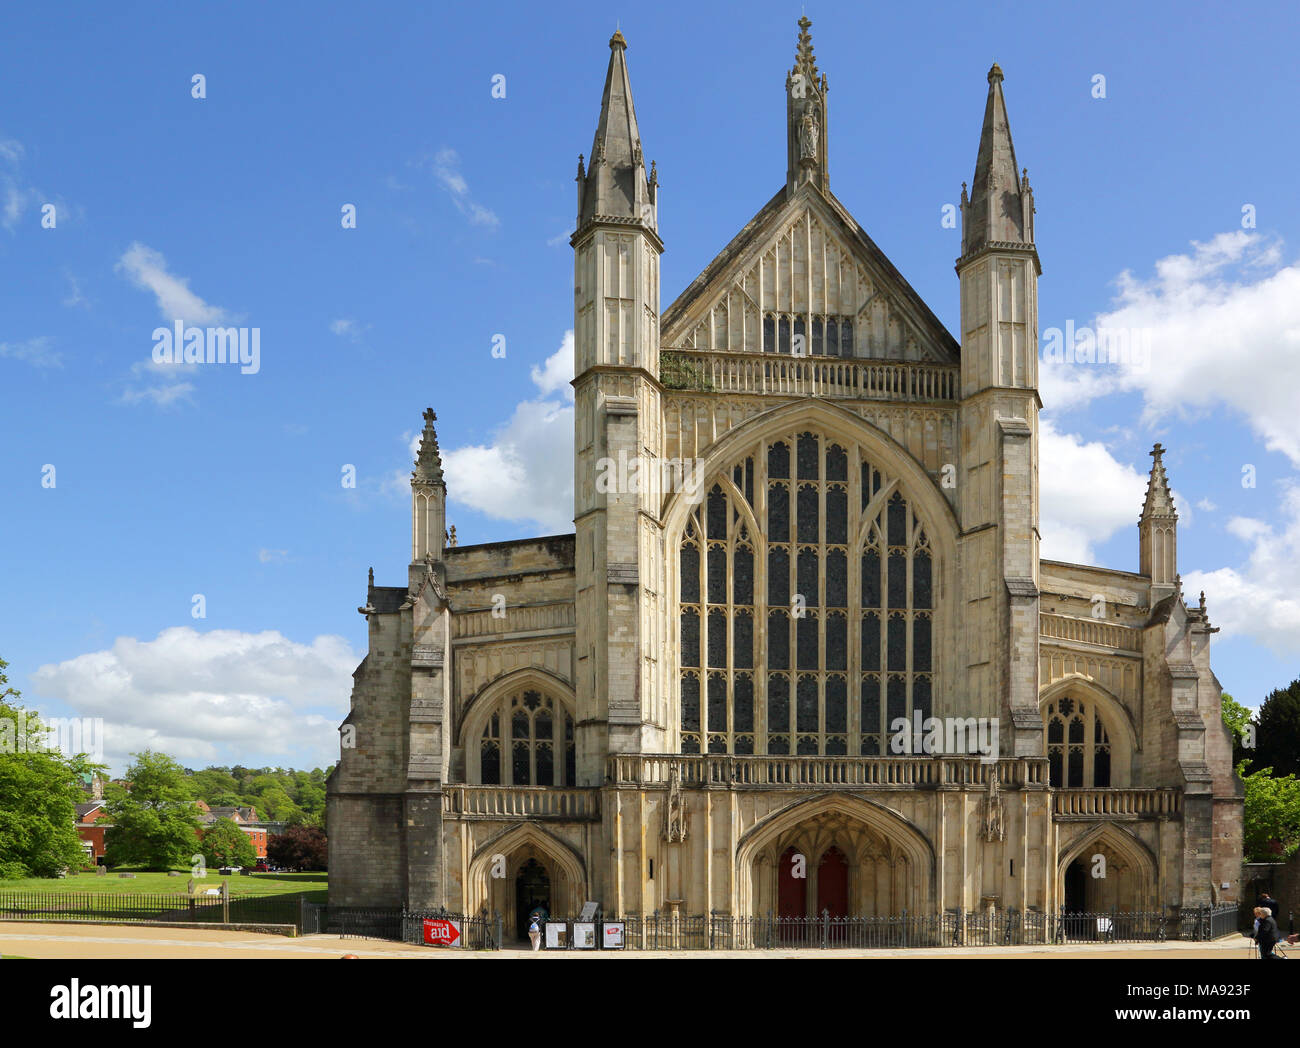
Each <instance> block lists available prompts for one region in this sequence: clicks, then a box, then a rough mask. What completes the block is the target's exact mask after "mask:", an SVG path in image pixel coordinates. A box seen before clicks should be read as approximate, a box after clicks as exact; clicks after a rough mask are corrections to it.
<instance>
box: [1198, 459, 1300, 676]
mask: <svg viewBox="0 0 1300 1048" xmlns="http://www.w3.org/2000/svg"><path fill="white" fill-rule="evenodd" d="M1281 517H1282V520H1281V521H1280V523H1278V524H1268V523H1266V522H1264V521H1261V520H1254V519H1251V518H1248V517H1234V518H1232V520H1230V521H1229V522H1228V524H1227V531H1228V533H1229V534H1230V535H1232V536H1234V537H1235V538H1237V539H1239V540H1240V541H1241V542H1243V543H1245V544H1247V545H1248V546H1249V547H1250V551H1249V553H1248V555H1247V557H1246V562H1245V564H1244V565H1243V566H1242V567H1241V568H1240V569H1237V568H1219V569H1217V570H1215V571H1189V572H1184V573H1183V593H1184V594H1185V595H1186V596H1187V598H1188V599H1189V600H1190V599H1191V597H1192V595H1194V594H1196V593H1199V591H1201V590H1204V591H1205V593H1206V600H1207V603H1208V606H1209V611H1210V621H1211V622H1212V623H1213V624H1214V625H1216V626H1219V627H1221V628H1222V630H1223V634H1222V636H1224V637H1225V638H1226V637H1232V636H1248V637H1251V638H1252V639H1254V640H1257V641H1259V642H1260V643H1261V644H1263V645H1265V646H1266V647H1267V648H1269V649H1270V650H1271V651H1273V652H1274V653H1275V654H1277V655H1278V656H1281V657H1284V658H1287V657H1291V658H1294V657H1295V656H1296V655H1300V597H1298V596H1297V594H1300V484H1296V483H1291V484H1288V485H1286V486H1284V488H1283V492H1282V514H1281Z"/></svg>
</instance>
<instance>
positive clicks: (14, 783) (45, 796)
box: [0, 659, 103, 879]
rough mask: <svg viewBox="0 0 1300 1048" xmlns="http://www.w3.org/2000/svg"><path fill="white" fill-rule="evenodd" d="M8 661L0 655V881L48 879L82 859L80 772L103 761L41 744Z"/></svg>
mask: <svg viewBox="0 0 1300 1048" xmlns="http://www.w3.org/2000/svg"><path fill="white" fill-rule="evenodd" d="M8 665H9V664H8V663H7V662H5V661H4V659H0V879H5V878H14V877H54V876H56V875H57V874H58V873H59V871H60V870H61V869H63V868H64V867H68V868H71V869H76V868H77V867H78V866H80V865H81V863H82V862H83V861H84V860H85V852H84V851H83V850H82V847H81V841H80V839H79V838H78V836H77V829H76V825H75V824H76V821H77V820H76V806H77V804H78V803H79V802H81V801H83V800H85V793H84V792H83V791H82V788H81V783H82V776H83V775H84V774H85V773H87V772H94V771H98V770H101V769H102V768H103V765H100V764H93V763H91V762H90V760H88V759H87V757H86V755H85V754H79V755H77V756H75V757H66V756H64V755H63V754H61V753H59V752H58V751H57V750H47V749H46V748H45V733H44V728H43V726H42V724H41V722H40V720H39V718H38V717H37V715H36V714H35V713H33V712H31V711H30V710H27V709H25V708H24V707H22V706H20V705H18V703H17V700H18V699H20V698H21V697H22V696H21V695H20V693H19V692H18V689H16V688H13V687H10V686H9V678H8V677H6V676H5V674H4V670H5V669H6V667H7V666H8Z"/></svg>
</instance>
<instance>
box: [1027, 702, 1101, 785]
mask: <svg viewBox="0 0 1300 1048" xmlns="http://www.w3.org/2000/svg"><path fill="white" fill-rule="evenodd" d="M1043 716H1044V719H1045V730H1046V731H1047V763H1048V770H1049V773H1050V776H1051V784H1052V785H1053V786H1065V787H1081V786H1109V785H1110V736H1109V735H1107V734H1106V726H1105V725H1104V724H1103V723H1102V721H1101V718H1100V717H1099V716H1098V715H1097V706H1096V703H1093V702H1091V701H1090V702H1087V703H1084V702H1082V701H1081V700H1079V699H1076V698H1072V697H1070V696H1068V695H1067V696H1065V697H1063V698H1060V699H1057V700H1056V701H1055V702H1049V703H1048V704H1047V709H1046V711H1045V712H1044V714H1043Z"/></svg>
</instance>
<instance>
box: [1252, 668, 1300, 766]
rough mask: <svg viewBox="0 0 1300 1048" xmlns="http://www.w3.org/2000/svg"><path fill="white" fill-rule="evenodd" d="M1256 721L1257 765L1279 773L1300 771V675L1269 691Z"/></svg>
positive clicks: (1253, 755) (1253, 758) (1255, 755)
mask: <svg viewBox="0 0 1300 1048" xmlns="http://www.w3.org/2000/svg"><path fill="white" fill-rule="evenodd" d="M1255 724H1256V730H1255V752H1254V753H1253V754H1249V756H1250V757H1251V758H1252V760H1253V762H1254V764H1255V766H1256V767H1260V768H1262V767H1266V766H1267V767H1270V768H1272V769H1273V774H1274V776H1277V777H1282V776H1285V775H1300V678H1297V679H1296V680H1293V681H1292V682H1291V683H1290V684H1288V685H1287V686H1286V687H1285V688H1278V689H1276V690H1275V691H1273V692H1271V693H1270V694H1269V696H1268V698H1266V699H1265V700H1264V701H1263V703H1262V704H1261V705H1260V707H1259V716H1258V717H1257V718H1256V719H1255Z"/></svg>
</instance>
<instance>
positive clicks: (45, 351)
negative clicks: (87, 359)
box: [0, 335, 63, 368]
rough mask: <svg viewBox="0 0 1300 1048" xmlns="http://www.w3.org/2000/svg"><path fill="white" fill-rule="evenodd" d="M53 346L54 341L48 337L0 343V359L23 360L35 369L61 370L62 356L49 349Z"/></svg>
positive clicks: (42, 336)
mask: <svg viewBox="0 0 1300 1048" xmlns="http://www.w3.org/2000/svg"><path fill="white" fill-rule="evenodd" d="M53 344H54V339H52V338H50V336H49V335H40V336H39V337H37V338H29V339H27V340H26V341H25V342H0V357H8V358H9V359H11V360H24V361H26V362H27V363H28V364H31V365H32V367H37V368H61V367H63V354H61V353H58V352H56V351H54V350H53V349H51V348H50V347H51V346H52V345H53Z"/></svg>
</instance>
